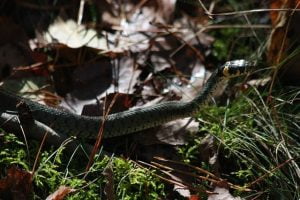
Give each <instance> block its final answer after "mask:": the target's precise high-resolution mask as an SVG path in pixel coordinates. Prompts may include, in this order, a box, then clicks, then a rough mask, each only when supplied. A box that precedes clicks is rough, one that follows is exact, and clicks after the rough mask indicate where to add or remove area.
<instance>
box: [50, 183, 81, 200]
mask: <svg viewBox="0 0 300 200" xmlns="http://www.w3.org/2000/svg"><path fill="white" fill-rule="evenodd" d="M75 191H76V190H75V189H72V188H71V187H67V186H64V185H61V186H59V188H58V189H57V190H56V191H55V192H54V193H52V194H50V195H49V196H48V197H47V198H46V200H62V199H64V197H65V196H66V195H68V194H70V193H71V192H75Z"/></svg>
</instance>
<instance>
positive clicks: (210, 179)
mask: <svg viewBox="0 0 300 200" xmlns="http://www.w3.org/2000/svg"><path fill="white" fill-rule="evenodd" d="M165 161H167V160H165ZM170 162H172V163H175V164H180V165H184V163H181V162H177V161H172V160H170ZM151 163H153V164H154V165H155V166H157V167H160V168H164V169H166V170H171V171H174V172H178V173H181V174H185V175H189V176H192V177H195V178H199V179H201V180H205V181H210V182H212V183H214V184H215V185H219V184H220V183H221V182H223V181H226V180H224V179H221V178H219V177H216V176H215V175H213V177H214V179H213V178H209V177H204V176H199V175H197V174H194V173H190V172H185V171H182V170H178V169H173V168H170V167H168V166H165V165H162V164H159V163H156V162H151ZM189 167H190V166H189ZM200 169H201V168H200ZM201 170H203V169H201ZM203 171H204V173H205V174H207V173H209V174H211V173H210V172H208V171H206V170H203ZM226 184H228V185H229V186H230V187H231V188H233V189H238V190H243V191H247V192H250V191H251V190H250V189H247V188H244V187H242V186H239V185H234V184H232V183H230V182H228V181H226Z"/></svg>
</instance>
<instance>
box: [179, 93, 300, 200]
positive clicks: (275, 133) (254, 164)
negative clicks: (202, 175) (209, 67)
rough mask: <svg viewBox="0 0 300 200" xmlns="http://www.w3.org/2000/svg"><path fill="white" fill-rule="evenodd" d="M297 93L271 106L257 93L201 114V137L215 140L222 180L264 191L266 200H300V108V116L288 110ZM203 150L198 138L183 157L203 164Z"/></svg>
mask: <svg viewBox="0 0 300 200" xmlns="http://www.w3.org/2000/svg"><path fill="white" fill-rule="evenodd" d="M295 93H297V94H298V93H299V91H294V93H293V95H292V94H291V93H289V94H290V95H286V94H287V93H284V96H281V94H278V96H277V97H276V98H275V97H274V100H273V103H272V104H270V105H267V104H266V100H265V99H267V98H266V96H264V95H261V94H260V93H259V92H258V90H256V89H255V88H253V89H252V91H251V92H250V93H249V94H248V95H245V96H241V97H240V98H238V99H237V100H235V101H233V102H231V103H230V104H229V105H228V106H223V107H215V106H207V107H206V108H203V109H202V112H201V113H200V114H199V118H200V119H203V120H200V121H202V123H201V129H200V132H202V133H204V134H211V135H213V137H215V139H216V141H217V145H218V146H219V147H218V151H219V153H218V156H219V161H220V162H222V163H221V166H223V167H221V170H222V172H221V173H222V174H223V178H226V179H227V180H229V181H230V182H232V183H235V184H239V185H244V186H246V187H249V188H251V189H254V190H257V191H264V198H271V199H278V196H277V195H278V193H280V194H281V195H283V196H284V197H285V199H295V197H297V198H299V197H300V191H299V188H298V187H299V185H298V184H299V182H298V181H299V173H300V169H299V161H296V160H297V159H298V157H299V155H300V148H299V145H297V144H298V143H299V142H298V141H299V139H300V136H299V134H297V133H299V127H300V117H299V114H298V113H299V106H298V110H297V111H296V110H295V107H293V106H290V104H291V99H293V98H294V97H295ZM200 145H201V140H199V138H198V139H193V140H191V143H190V144H188V145H187V146H184V147H183V148H180V150H179V153H180V154H181V155H182V156H183V158H184V159H185V160H187V161H189V162H190V163H197V162H198V164H199V160H197V158H199V154H201V152H197V150H199V146H200ZM203 167H205V166H203ZM206 168H207V166H206ZM258 180H259V181H258ZM297 188H298V189H297ZM243 195H245V196H246V195H247V194H246V193H243ZM297 198H296V199H297Z"/></svg>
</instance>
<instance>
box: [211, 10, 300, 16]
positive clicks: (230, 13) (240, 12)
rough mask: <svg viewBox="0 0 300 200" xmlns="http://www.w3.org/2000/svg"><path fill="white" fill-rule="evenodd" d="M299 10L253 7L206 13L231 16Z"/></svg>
mask: <svg viewBox="0 0 300 200" xmlns="http://www.w3.org/2000/svg"><path fill="white" fill-rule="evenodd" d="M270 11H276V12H291V11H294V12H299V11H300V9H294V8H278V9H252V10H242V11H235V12H224V13H206V14H207V15H210V16H231V15H244V14H252V13H259V12H270Z"/></svg>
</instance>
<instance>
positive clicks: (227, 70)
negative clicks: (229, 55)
mask: <svg viewBox="0 0 300 200" xmlns="http://www.w3.org/2000/svg"><path fill="white" fill-rule="evenodd" d="M253 66H255V62H253V61H247V60H232V61H228V62H226V63H225V64H224V65H222V66H221V67H220V71H219V72H220V73H221V76H223V77H225V78H232V77H236V76H240V75H243V74H245V73H246V72H247V71H249V70H248V69H249V68H251V67H253Z"/></svg>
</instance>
